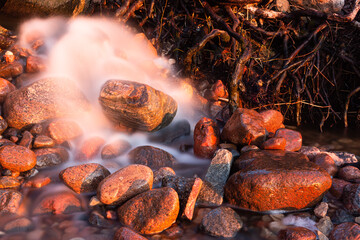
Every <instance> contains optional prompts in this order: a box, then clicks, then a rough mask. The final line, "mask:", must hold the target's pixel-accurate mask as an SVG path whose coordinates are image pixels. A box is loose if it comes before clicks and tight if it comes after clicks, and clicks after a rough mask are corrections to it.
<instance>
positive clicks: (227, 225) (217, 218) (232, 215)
mask: <svg viewBox="0 0 360 240" xmlns="http://www.w3.org/2000/svg"><path fill="white" fill-rule="evenodd" d="M242 226H243V222H242V220H241V219H240V217H239V215H238V214H237V213H236V212H235V211H234V210H233V209H231V208H229V207H219V208H215V209H214V210H212V211H210V212H209V213H208V214H206V215H205V216H204V218H203V220H202V221H201V225H200V228H201V229H202V230H203V231H204V232H205V233H207V234H209V235H211V236H214V237H223V238H232V237H235V235H236V234H237V233H238V231H239V230H240V229H241V228H242Z"/></svg>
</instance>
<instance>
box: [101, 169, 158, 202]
mask: <svg viewBox="0 0 360 240" xmlns="http://www.w3.org/2000/svg"><path fill="white" fill-rule="evenodd" d="M152 184H153V172H152V171H151V169H150V168H149V167H147V166H143V165H129V166H127V167H124V168H122V169H120V170H118V171H116V172H114V173H113V174H111V175H109V176H108V177H106V178H105V179H104V180H102V181H101V183H100V184H99V186H98V190H97V197H98V199H99V200H100V201H101V202H102V203H104V204H107V205H119V204H121V203H123V202H125V201H127V200H128V199H130V198H132V197H134V196H136V195H138V194H140V193H142V192H145V191H147V190H150V189H151V188H152Z"/></svg>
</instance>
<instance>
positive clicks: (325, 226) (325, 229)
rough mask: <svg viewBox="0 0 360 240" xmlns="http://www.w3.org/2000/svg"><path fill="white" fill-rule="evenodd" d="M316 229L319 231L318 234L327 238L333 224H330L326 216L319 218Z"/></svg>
mask: <svg viewBox="0 0 360 240" xmlns="http://www.w3.org/2000/svg"><path fill="white" fill-rule="evenodd" d="M316 227H317V228H318V229H319V231H320V232H322V233H323V234H325V235H326V236H328V235H329V233H330V232H331V230H332V229H333V227H334V224H333V223H332V221H331V219H330V217H328V216H326V217H323V218H321V219H320V220H319V222H318V223H316Z"/></svg>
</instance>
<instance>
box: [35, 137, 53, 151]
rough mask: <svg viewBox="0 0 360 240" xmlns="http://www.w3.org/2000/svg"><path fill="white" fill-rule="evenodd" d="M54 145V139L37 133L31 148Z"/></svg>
mask: <svg viewBox="0 0 360 240" xmlns="http://www.w3.org/2000/svg"><path fill="white" fill-rule="evenodd" d="M54 146H55V141H54V140H53V139H52V138H50V137H48V136H45V135H38V136H36V137H35V139H34V143H33V148H51V147H54Z"/></svg>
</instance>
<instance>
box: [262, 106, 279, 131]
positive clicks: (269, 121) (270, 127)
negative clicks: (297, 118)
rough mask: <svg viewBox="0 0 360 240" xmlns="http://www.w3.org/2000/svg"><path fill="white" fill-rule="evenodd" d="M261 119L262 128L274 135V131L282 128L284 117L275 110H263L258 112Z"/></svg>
mask: <svg viewBox="0 0 360 240" xmlns="http://www.w3.org/2000/svg"><path fill="white" fill-rule="evenodd" d="M260 115H261V117H262V118H263V122H264V127H265V129H266V130H267V131H268V132H269V133H275V132H276V130H278V129H279V128H281V127H282V124H283V122H284V116H283V115H282V114H281V112H279V111H276V110H265V111H262V112H260Z"/></svg>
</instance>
